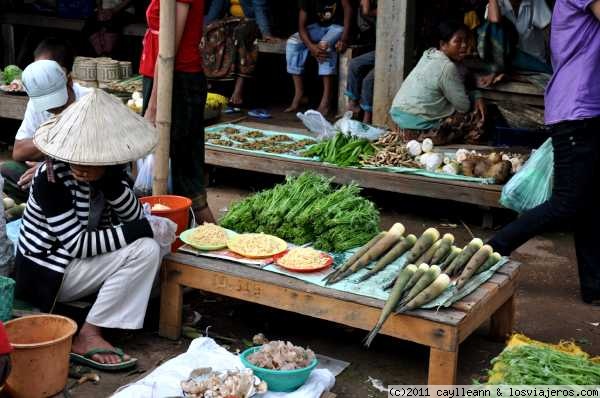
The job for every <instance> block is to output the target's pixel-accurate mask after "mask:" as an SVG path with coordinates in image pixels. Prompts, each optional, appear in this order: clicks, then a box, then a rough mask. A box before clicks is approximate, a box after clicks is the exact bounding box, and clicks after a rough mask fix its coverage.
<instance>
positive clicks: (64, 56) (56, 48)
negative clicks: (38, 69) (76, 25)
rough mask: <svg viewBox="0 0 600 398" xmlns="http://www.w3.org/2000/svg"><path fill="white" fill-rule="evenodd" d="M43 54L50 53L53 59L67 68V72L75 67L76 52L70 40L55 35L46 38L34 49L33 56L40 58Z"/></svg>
mask: <svg viewBox="0 0 600 398" xmlns="http://www.w3.org/2000/svg"><path fill="white" fill-rule="evenodd" d="M43 54H48V55H49V57H50V58H51V59H52V60H53V61H56V62H57V63H58V64H59V65H60V66H62V67H63V68H65V69H66V70H67V72H69V73H70V72H71V69H73V62H74V61H75V52H74V51H73V47H71V44H70V43H69V42H67V41H65V40H61V39H57V38H55V37H49V38H47V39H44V40H42V42H41V43H40V44H38V46H37V47H36V48H35V50H34V51H33V57H34V58H38V57H39V56H41V55H43Z"/></svg>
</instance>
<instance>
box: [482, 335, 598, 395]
mask: <svg viewBox="0 0 600 398" xmlns="http://www.w3.org/2000/svg"><path fill="white" fill-rule="evenodd" d="M492 364H493V365H496V364H498V365H500V364H501V365H502V366H500V368H498V366H494V368H493V370H492V371H490V375H489V376H490V379H492V375H493V372H495V371H500V372H501V375H500V377H493V379H494V384H511V385H515V384H522V385H569V386H575V385H577V386H589V385H598V384H600V364H597V363H594V362H592V361H590V360H589V359H588V358H586V357H585V356H582V355H573V354H569V353H565V352H562V351H558V350H555V349H552V348H549V347H543V346H536V345H529V344H524V345H518V346H514V347H510V348H507V349H505V350H504V351H502V353H501V354H500V355H499V356H497V357H496V358H494V359H493V360H492Z"/></svg>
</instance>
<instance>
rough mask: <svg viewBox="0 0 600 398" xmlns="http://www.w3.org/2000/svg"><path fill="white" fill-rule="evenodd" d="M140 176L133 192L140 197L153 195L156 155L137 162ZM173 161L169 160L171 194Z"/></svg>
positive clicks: (170, 189)
mask: <svg viewBox="0 0 600 398" xmlns="http://www.w3.org/2000/svg"><path fill="white" fill-rule="evenodd" d="M136 165H137V169H138V174H137V177H136V179H135V183H134V184H133V192H135V194H136V195H137V196H138V197H142V196H150V195H152V177H153V175H154V154H153V153H151V154H149V155H147V156H146V157H145V158H143V159H138V160H137V161H136ZM171 177H172V176H171V160H170V159H169V179H168V181H167V188H168V190H169V192H172V191H173V181H172V178H171Z"/></svg>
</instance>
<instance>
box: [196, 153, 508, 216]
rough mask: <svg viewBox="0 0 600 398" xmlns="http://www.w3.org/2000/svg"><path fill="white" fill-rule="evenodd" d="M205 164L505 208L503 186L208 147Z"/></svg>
mask: <svg viewBox="0 0 600 398" xmlns="http://www.w3.org/2000/svg"><path fill="white" fill-rule="evenodd" d="M205 161H206V163H207V164H210V165H213V166H220V167H231V168H234V169H240V170H248V171H258V172H262V173H267V174H276V175H289V174H299V173H302V172H305V171H314V172H317V173H319V174H322V175H325V176H328V177H333V179H334V181H335V182H336V183H340V184H346V183H350V182H356V183H357V184H358V185H360V186H361V187H363V188H373V189H378V190H381V191H387V192H396V193H402V194H409V195H416V196H426V197H430V198H435V199H444V200H453V201H456V202H463V203H469V204H474V205H479V206H483V207H486V208H502V205H500V202H499V200H500V194H501V192H502V185H490V184H479V183H473V182H465V181H454V180H444V179H441V178H430V177H423V176H419V175H409V174H401V173H392V172H387V171H377V170H372V169H358V168H349V167H338V166H334V165H331V164H325V163H321V162H312V161H305V160H295V159H287V158H281V157H275V156H269V155H263V154H260V153H250V152H245V151H237V150H235V149H229V148H221V147H215V146H206V150H205Z"/></svg>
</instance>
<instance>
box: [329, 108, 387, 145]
mask: <svg viewBox="0 0 600 398" xmlns="http://www.w3.org/2000/svg"><path fill="white" fill-rule="evenodd" d="M333 127H335V130H337V131H341V132H342V133H344V134H350V135H353V136H355V137H359V138H366V139H367V140H369V141H375V140H377V139H378V138H379V137H381V136H382V135H383V134H384V133H385V130H384V129H380V128H378V127H374V126H371V125H370V124H366V123H363V122H359V121H358V120H353V119H352V112H350V111H348V112H346V113H344V117H342V118H341V119H339V120H338V121H337V122H335V124H334V125H333Z"/></svg>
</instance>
